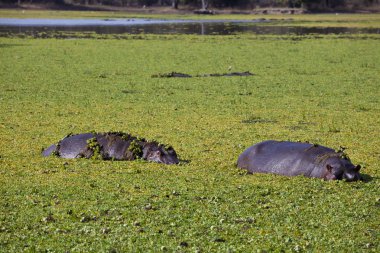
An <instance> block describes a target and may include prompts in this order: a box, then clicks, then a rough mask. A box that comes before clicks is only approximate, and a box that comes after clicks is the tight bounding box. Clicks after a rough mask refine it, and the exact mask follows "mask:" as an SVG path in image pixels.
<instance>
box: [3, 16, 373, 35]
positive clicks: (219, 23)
mask: <svg viewBox="0 0 380 253" xmlns="http://www.w3.org/2000/svg"><path fill="white" fill-rule="evenodd" d="M287 22H291V21H289V20H287ZM258 23H266V24H265V25H258ZM50 31H53V32H60V31H70V32H95V33H98V34H123V33H130V34H143V33H145V34H200V35H228V34H236V33H253V34H274V35H283V34H296V35H306V34H360V33H366V34H368V33H369V34H380V29H378V28H345V27H328V28H324V27H299V26H275V25H270V20H265V19H259V20H157V19H11V18H0V33H2V34H4V33H7V34H19V33H26V34H33V33H39V32H50Z"/></svg>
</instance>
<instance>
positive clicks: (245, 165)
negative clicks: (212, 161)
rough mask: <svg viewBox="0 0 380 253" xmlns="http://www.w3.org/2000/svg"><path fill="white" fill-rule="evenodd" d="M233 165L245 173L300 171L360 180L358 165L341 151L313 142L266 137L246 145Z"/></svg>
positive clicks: (307, 175)
mask: <svg viewBox="0 0 380 253" xmlns="http://www.w3.org/2000/svg"><path fill="white" fill-rule="evenodd" d="M237 166H238V167H239V168H241V169H245V170H248V172H249V173H274V174H280V175H285V176H298V175H303V176H306V177H315V178H323V179H325V180H342V179H344V180H346V181H348V182H351V181H357V180H361V179H362V177H361V176H360V173H359V170H360V165H357V166H355V165H353V164H352V163H351V161H350V159H349V158H348V156H347V155H346V154H344V152H343V151H338V152H336V151H335V150H334V149H331V148H328V147H324V146H320V145H317V144H310V143H301V142H289V141H274V140H268V141H264V142H260V143H257V144H255V145H253V146H251V147H249V148H248V149H246V150H245V151H244V152H243V153H242V154H241V155H240V156H239V158H238V161H237Z"/></svg>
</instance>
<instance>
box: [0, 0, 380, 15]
mask: <svg viewBox="0 0 380 253" xmlns="http://www.w3.org/2000/svg"><path fill="white" fill-rule="evenodd" d="M13 2H14V1H13ZM0 8H3V9H6V8H9V9H25V10H78V11H115V12H119V11H120V12H131V13H146V14H194V13H196V14H290V15H292V14H306V13H380V1H379V3H377V4H372V5H368V6H366V5H363V6H360V5H355V6H343V7H342V6H341V7H339V8H338V7H337V8H324V9H323V8H314V9H306V8H287V7H263V8H260V7H256V8H217V7H216V8H213V7H212V6H211V7H210V8H208V9H201V8H197V6H194V5H180V6H178V8H173V7H171V6H159V5H152V6H145V5H141V6H117V5H100V4H88V5H85V4H57V3H54V2H46V3H30V2H26V3H21V4H17V3H10V1H0Z"/></svg>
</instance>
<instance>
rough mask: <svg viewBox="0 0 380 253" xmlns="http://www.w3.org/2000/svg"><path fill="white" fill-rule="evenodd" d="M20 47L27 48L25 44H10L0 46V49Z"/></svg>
mask: <svg viewBox="0 0 380 253" xmlns="http://www.w3.org/2000/svg"><path fill="white" fill-rule="evenodd" d="M20 46H27V44H10V43H4V44H0V48H8V47H20Z"/></svg>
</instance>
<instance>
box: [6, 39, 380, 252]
mask: <svg viewBox="0 0 380 253" xmlns="http://www.w3.org/2000/svg"><path fill="white" fill-rule="evenodd" d="M379 46H380V42H379V36H377V35H372V36H346V37H341V36H318V37H313V36H309V37H297V36H249V35H241V36H240V35H239V36H214V37H213V36H179V35H176V36H148V35H139V36H135V37H132V36H130V37H128V36H126V37H125V38H124V39H122V40H117V39H112V38H109V37H103V38H102V39H101V40H98V39H94V38H92V39H80V38H76V39H72V40H64V39H51V38H49V39H30V38H25V39H20V38H0V89H1V92H0V110H1V114H0V194H1V198H0V249H1V250H0V251H2V252H21V251H23V250H25V251H37V252H40V251H53V252H54V251H56V252H64V251H70V252H108V251H109V252H123V251H131V252H136V251H137V252H139V251H140V252H146V251H150V252H157V251H165V250H167V251H169V252H172V251H179V252H182V251H185V252H187V251H189V252H194V251H197V250H198V251H202V252H210V251H214V252H235V251H237V252H254V251H256V250H258V251H259V250H264V251H265V250H266V251H282V250H286V251H316V252H362V251H363V252H379V250H380V245H379V225H380V224H379V223H380V215H379V208H380V198H379V197H380V194H379V193H380V191H379V186H380V181H379V176H380V171H379V169H380V164H379V156H380V153H379V150H378V148H379V146H380V139H379V126H380V117H379V116H380V102H379V96H380V89H379V82H380V76H379V73H380V65H379V62H380V50H378V49H379ZM229 70H231V71H237V72H243V71H250V72H251V73H254V74H255V75H253V76H248V77H199V78H196V77H195V78H152V77H151V76H152V75H154V74H159V73H170V72H173V71H175V72H180V73H187V74H190V75H192V76H196V75H201V74H204V73H225V72H228V71H229ZM92 130H95V131H125V132H130V133H132V134H135V135H139V136H143V137H145V138H148V139H157V140H158V141H162V142H165V143H170V144H171V145H173V147H174V148H175V150H176V151H177V153H178V154H179V156H180V158H181V160H182V162H181V164H180V165H178V166H176V165H171V166H167V165H162V164H155V163H148V162H143V161H132V162H116V161H97V160H87V159H77V160H66V159H60V158H57V157H54V156H52V157H46V158H44V157H42V156H41V155H40V152H41V148H42V147H47V146H48V145H50V144H52V143H55V142H57V141H58V140H60V139H61V138H63V137H64V136H65V135H66V134H68V133H70V132H74V133H81V132H88V131H92ZM266 139H276V140H292V141H296V140H302V141H311V142H314V143H319V144H322V145H325V146H329V147H333V148H336V149H338V148H339V146H344V147H346V148H347V149H346V152H347V154H348V155H349V156H350V158H351V160H352V161H353V163H355V164H361V165H362V167H364V168H363V169H362V172H363V173H364V178H365V182H355V183H345V182H342V181H340V182H325V181H322V180H320V179H310V178H304V177H293V178H288V177H283V176H276V175H264V174H257V175H247V174H246V173H244V171H241V170H239V169H237V168H236V165H235V164H236V160H237V157H238V155H239V154H240V153H241V152H242V151H243V150H244V149H245V148H247V147H249V146H250V145H252V144H254V143H256V142H259V141H262V140H266Z"/></svg>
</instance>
